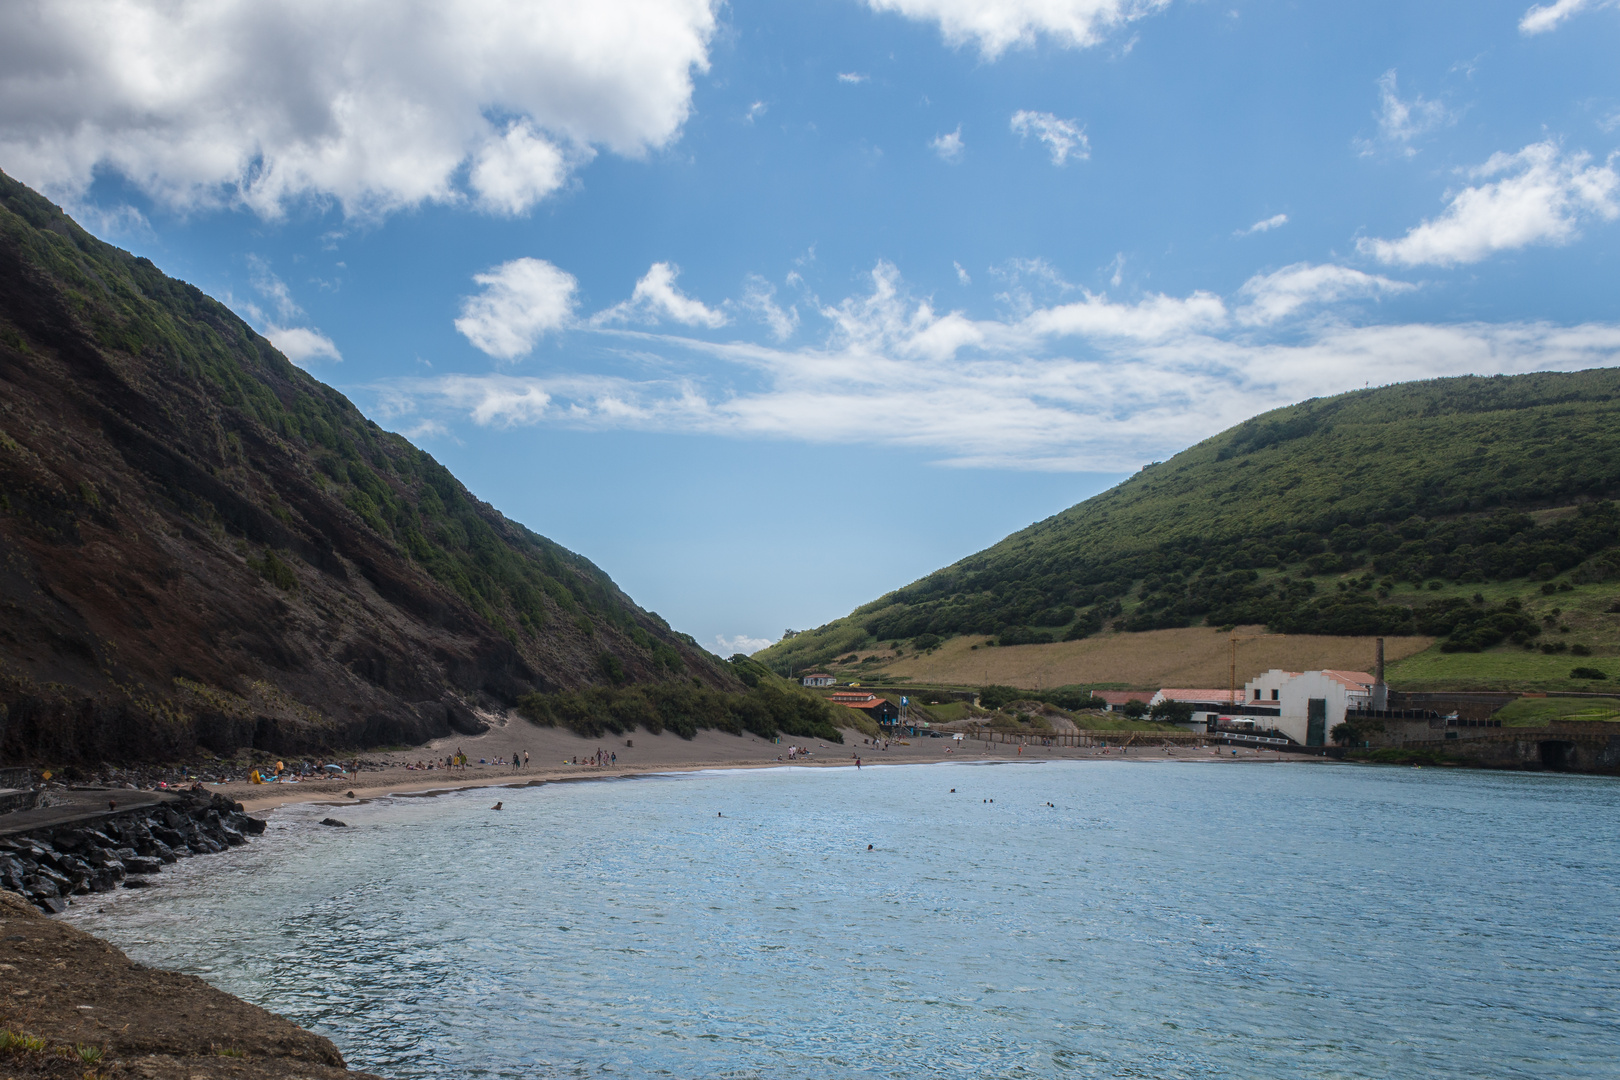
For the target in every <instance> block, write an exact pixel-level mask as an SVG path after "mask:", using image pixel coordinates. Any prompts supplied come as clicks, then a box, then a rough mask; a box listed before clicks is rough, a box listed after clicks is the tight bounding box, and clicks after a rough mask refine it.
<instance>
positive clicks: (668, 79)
mask: <svg viewBox="0 0 1620 1080" xmlns="http://www.w3.org/2000/svg"><path fill="white" fill-rule="evenodd" d="M715 6H716V5H715V3H714V0H597V2H595V3H591V4H576V3H569V2H567V0H474V2H465V3H450V2H448V0H439V2H434V0H424V2H422V3H414V4H400V3H395V2H391V0H328V2H326V3H321V4H312V3H308V2H305V0H123V2H121V3H117V4H107V3H101V2H99V0H17V2H15V3H10V4H6V5H3V6H0V160H3V161H4V162H5V165H6V169H7V171H9V172H11V173H13V174H14V175H16V176H17V177H18V178H20V179H22V180H24V181H25V182H27V183H29V184H31V185H33V186H35V187H39V188H42V189H44V190H46V191H47V192H50V193H52V194H54V195H56V196H58V197H62V198H73V197H77V196H78V195H79V194H81V193H82V192H84V191H85V190H86V188H87V187H88V185H89V183H90V182H91V179H92V177H93V175H94V174H95V172H96V171H97V170H100V169H110V170H113V171H116V172H118V173H121V174H122V175H123V176H125V177H127V178H128V180H129V181H130V182H131V183H133V184H134V185H136V186H137V187H139V188H140V189H142V190H143V191H145V192H146V193H148V194H149V195H151V196H152V197H154V198H156V199H159V200H161V201H165V202H167V203H169V204H171V205H174V206H177V207H180V208H196V207H202V206H215V205H231V204H237V205H245V206H248V207H251V208H252V209H253V210H254V211H256V212H257V213H259V214H262V215H264V216H266V217H276V216H279V215H281V214H282V213H284V212H285V210H286V208H287V206H288V204H290V203H292V202H295V201H298V200H301V199H306V198H313V199H316V200H332V201H335V202H337V203H339V204H341V205H342V206H343V207H344V209H345V210H346V211H347V212H349V213H367V214H374V213H382V212H387V211H390V210H394V209H398V208H402V207H409V206H414V205H417V204H420V203H423V202H429V201H438V202H450V203H455V202H473V203H476V204H477V205H479V206H481V207H482V208H484V209H486V210H488V211H491V212H496V213H521V212H523V211H524V210H526V209H528V208H529V207H531V206H532V205H533V204H534V203H535V202H536V201H537V200H539V199H542V198H544V197H545V196H546V195H547V194H548V193H550V192H552V191H555V190H556V189H557V188H558V187H559V186H560V185H562V184H563V183H564V182H565V181H566V180H567V178H568V176H569V174H570V171H571V170H572V169H574V168H577V167H578V166H579V165H580V164H581V163H583V162H584V161H586V160H588V159H589V158H590V156H591V155H592V154H593V153H594V152H596V149H597V148H604V149H607V150H610V151H613V152H615V153H619V154H625V155H640V154H644V153H646V152H647V151H649V150H653V149H656V148H659V147H662V146H665V145H667V144H668V143H669V142H670V141H671V140H672V139H674V138H675V137H676V136H677V135H678V133H679V131H680V128H681V126H682V124H683V123H684V121H685V119H686V117H687V114H688V112H689V110H690V108H691V96H692V75H693V72H694V71H701V70H704V69H706V66H707V63H708V45H709V41H710V39H711V37H712V35H713V33H714V31H715V25H716V23H715V18H716V17H715Z"/></svg>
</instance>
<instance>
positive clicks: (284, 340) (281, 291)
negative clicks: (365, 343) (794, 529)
mask: <svg viewBox="0 0 1620 1080" xmlns="http://www.w3.org/2000/svg"><path fill="white" fill-rule="evenodd" d="M248 269H249V271H250V274H251V276H250V278H249V280H250V281H251V283H252V285H253V288H254V291H255V292H257V293H258V294H259V296H260V297H261V298H263V299H264V301H265V302H266V303H268V304H269V305H270V306H271V307H272V308H274V309H275V314H274V315H271V314H269V313H267V312H266V311H265V310H264V309H263V308H261V307H260V306H259V305H258V304H256V303H254V302H253V301H251V300H247V301H241V302H239V303H238V305H237V306H239V307H240V308H241V309H242V310H243V312H244V313H245V314H246V315H247V316H248V318H249V319H251V320H252V321H253V322H254V323H255V324H257V325H258V326H259V328H260V331H261V332H262V333H263V334H264V336H265V337H266V338H268V339H269V341H270V344H272V345H274V346H275V347H276V348H278V349H280V350H281V353H282V355H283V356H285V357H286V358H287V359H288V360H291V361H292V362H293V363H295V364H297V365H298V366H299V367H308V366H309V364H310V362H311V361H314V360H331V361H333V362H338V361H341V360H342V359H343V354H342V353H341V352H339V351H338V347H337V345H336V344H335V343H334V342H333V341H332V339H331V338H329V337H327V336H326V335H325V334H323V333H321V332H320V331H319V330H316V329H314V328H312V327H308V326H295V325H289V324H291V323H294V322H295V321H297V320H300V319H302V318H303V316H304V309H303V308H301V307H299V306H298V302H297V301H296V300H294V299H293V294H292V290H291V289H289V288H288V287H287V283H286V282H285V281H282V280H281V279H280V278H279V277H277V276H276V275H275V272H274V271H272V270H271V269H270V263H269V262H267V261H266V260H264V259H262V258H260V257H259V256H257V255H250V256H248Z"/></svg>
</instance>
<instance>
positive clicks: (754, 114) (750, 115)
mask: <svg viewBox="0 0 1620 1080" xmlns="http://www.w3.org/2000/svg"><path fill="white" fill-rule="evenodd" d="M768 111H770V106H768V105H766V104H765V103H764V102H763V101H756V102H754V103H753V104H752V105H750V106H748V111H747V112H746V113H744V114H743V123H745V124H752V123H753V122H754V121H755V120H758V119H759V118H760V117H762V116H764V115H765V114H766V113H767V112H768Z"/></svg>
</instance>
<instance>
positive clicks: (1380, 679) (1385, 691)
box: [1372, 638, 1389, 712]
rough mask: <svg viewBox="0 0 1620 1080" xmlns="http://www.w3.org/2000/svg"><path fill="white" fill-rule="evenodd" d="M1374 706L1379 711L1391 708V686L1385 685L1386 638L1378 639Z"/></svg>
mask: <svg viewBox="0 0 1620 1080" xmlns="http://www.w3.org/2000/svg"><path fill="white" fill-rule="evenodd" d="M1372 707H1373V709H1374V710H1375V711H1377V712H1383V711H1384V710H1386V709H1388V708H1389V687H1388V686H1386V685H1384V639H1383V638H1379V639H1378V659H1377V661H1376V663H1375V665H1374V667H1373V688H1372Z"/></svg>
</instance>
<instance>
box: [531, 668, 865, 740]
mask: <svg viewBox="0 0 1620 1080" xmlns="http://www.w3.org/2000/svg"><path fill="white" fill-rule="evenodd" d="M835 710H839V707H838V706H834V705H830V704H828V703H827V702H826V701H824V700H822V699H821V698H819V697H815V696H813V695H810V694H803V693H799V692H797V691H794V690H785V689H782V688H780V687H778V686H773V685H771V684H769V683H766V682H763V681H762V682H761V683H760V684H759V685H758V686H755V687H753V688H751V689H749V690H747V691H745V692H741V693H728V692H726V691H722V690H712V689H710V688H708V687H705V686H694V685H690V684H687V683H637V684H633V685H629V686H623V687H613V688H609V687H604V686H596V687H591V688H590V689H587V690H577V691H573V690H567V691H562V692H559V693H555V694H541V693H534V694H528V695H525V696H524V697H523V698H522V699H521V700H520V701H519V702H518V712H519V713H521V714H522V715H523V716H525V717H527V718H528V719H529V720H532V721H533V722H534V723H536V724H540V725H543V726H545V727H565V728H567V729H568V730H570V731H572V732H574V733H575V734H576V735H583V736H585V737H586V738H592V739H595V738H601V736H602V735H603V734H604V733H606V732H612V733H613V734H615V735H623V734H626V733H627V732H631V731H634V730H635V729H636V728H638V727H639V728H643V729H645V730H646V731H647V732H648V733H650V734H653V735H657V734H659V733H660V732H663V731H665V730H668V731H673V732H674V733H675V734H677V735H679V736H680V737H681V738H683V739H690V738H692V737H693V736H695V735H696V734H697V733H698V732H699V731H700V730H717V731H725V732H729V733H731V734H733V735H740V734H742V733H743V732H744V731H749V732H752V733H753V734H755V735H758V736H759V737H760V738H762V739H774V738H776V736H778V735H801V736H804V737H807V738H818V739H826V740H827V741H828V742H838V743H841V742H843V741H844V738H843V736H842V735H841V734H840V733H839V731H838V727H837V724H836V723H835V720H843V719H845V718H844V717H842V716H838V715H837V712H836V711H835Z"/></svg>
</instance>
